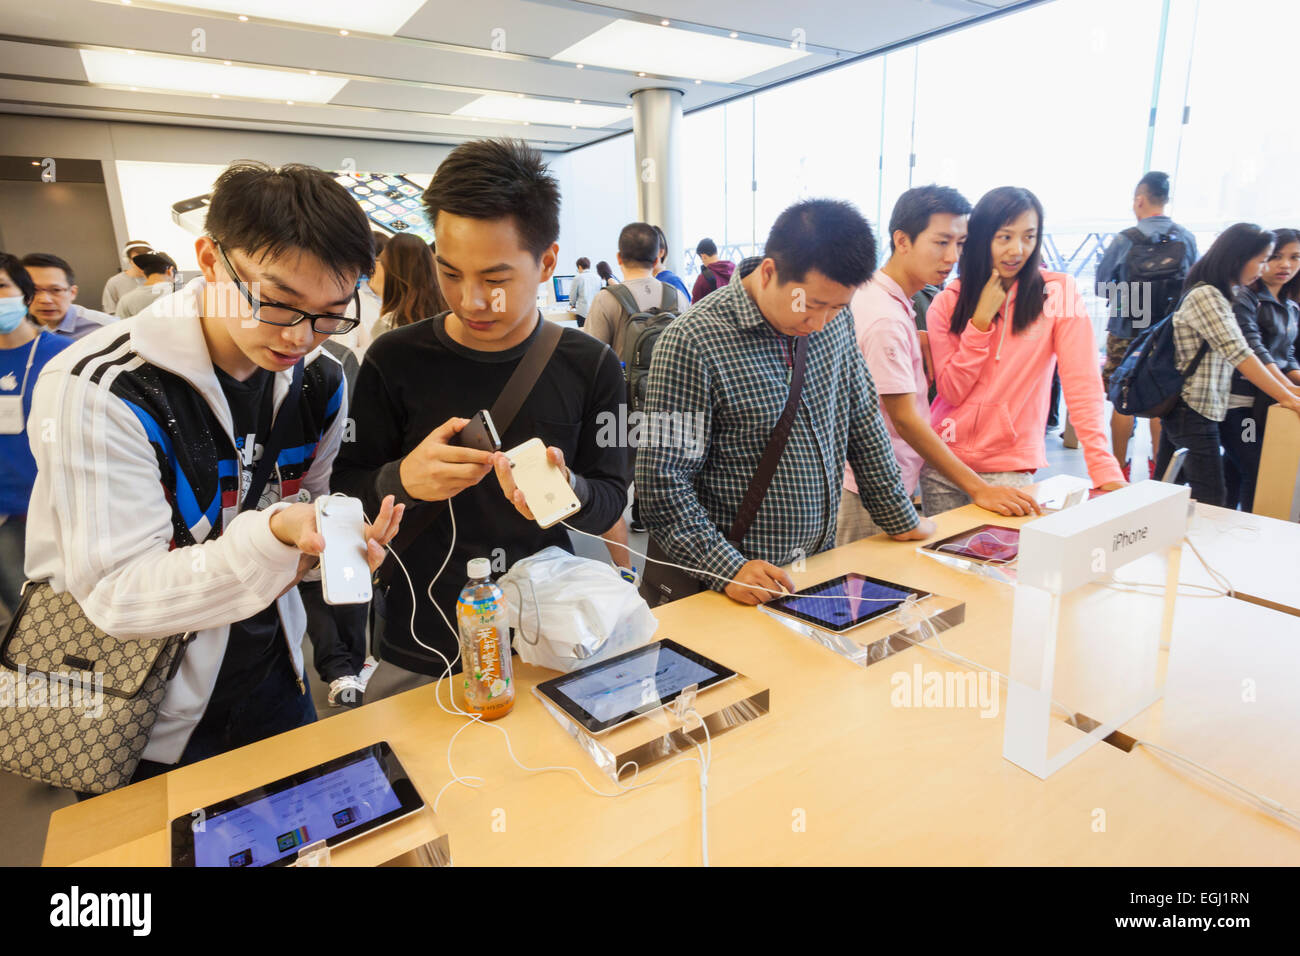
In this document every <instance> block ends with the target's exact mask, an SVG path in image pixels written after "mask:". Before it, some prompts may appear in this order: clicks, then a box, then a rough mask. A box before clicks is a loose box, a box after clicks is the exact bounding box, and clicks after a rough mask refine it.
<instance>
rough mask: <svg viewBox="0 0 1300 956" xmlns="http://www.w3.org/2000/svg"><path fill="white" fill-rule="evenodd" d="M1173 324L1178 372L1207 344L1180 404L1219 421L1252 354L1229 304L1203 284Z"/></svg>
mask: <svg viewBox="0 0 1300 956" xmlns="http://www.w3.org/2000/svg"><path fill="white" fill-rule="evenodd" d="M1173 322H1174V359H1175V361H1176V363H1177V365H1178V368H1179V369H1180V370H1181V369H1185V368H1187V366H1188V365H1190V364H1191V361H1192V359H1194V358H1195V357H1196V353H1197V352H1198V351H1199V350H1200V348H1201V343H1202V342H1208V343H1209V345H1210V348H1209V351H1207V352H1206V353H1205V358H1203V359H1201V364H1200V365H1198V366H1197V367H1196V371H1195V372H1194V373H1192V375H1190V376H1189V377H1188V378H1187V379H1186V380H1185V381H1184V382H1183V391H1182V396H1183V401H1184V402H1186V403H1187V404H1188V406H1190V407H1191V408H1192V410H1193V411H1195V412H1197V414H1200V415H1204V416H1205V417H1206V418H1208V419H1209V420H1210V421H1212V422H1221V421H1223V420H1224V418H1226V417H1227V415H1228V393H1229V392H1231V391H1232V370H1233V369H1234V368H1236V367H1237V366H1238V365H1240V364H1241V363H1242V362H1244V361H1246V359H1248V358H1250V356H1251V354H1252V353H1251V351H1250V346H1249V345H1247V344H1246V337H1245V336H1244V335H1242V334H1241V326H1239V325H1238V324H1237V317H1236V315H1235V314H1234V313H1233V311H1232V303H1231V302H1229V301H1228V300H1227V299H1225V298H1224V297H1223V293H1222V292H1220V291H1219V290H1218V289H1216V288H1215V287H1214V286H1212V285H1209V284H1208V283H1204V282H1203V283H1201V284H1200V285H1198V286H1197V287H1196V288H1194V289H1193V290H1192V291H1191V292H1189V293H1187V295H1185V296H1184V297H1183V301H1182V304H1180V305H1179V306H1178V311H1177V312H1175V313H1174V319H1173ZM655 354H656V355H657V354H658V352H656V353H655Z"/></svg>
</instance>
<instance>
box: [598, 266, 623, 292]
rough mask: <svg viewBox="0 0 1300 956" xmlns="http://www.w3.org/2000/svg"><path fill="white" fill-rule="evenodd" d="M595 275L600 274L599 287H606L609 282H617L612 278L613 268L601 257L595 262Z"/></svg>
mask: <svg viewBox="0 0 1300 956" xmlns="http://www.w3.org/2000/svg"><path fill="white" fill-rule="evenodd" d="M596 275H598V276H600V287H601V288H602V289H604V288H606V287H607V286H608V285H609V284H610V283H611V282H617V281H618V280H617V279H616V278H614V270H613V269H611V268H610V267H609V263H608V262H606V261H605V260H604V259H601V260H600V261H599V262H597V263H596Z"/></svg>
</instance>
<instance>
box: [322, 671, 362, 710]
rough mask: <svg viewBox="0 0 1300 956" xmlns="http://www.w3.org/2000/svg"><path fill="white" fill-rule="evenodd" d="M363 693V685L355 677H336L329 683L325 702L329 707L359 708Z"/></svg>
mask: <svg viewBox="0 0 1300 956" xmlns="http://www.w3.org/2000/svg"><path fill="white" fill-rule="evenodd" d="M365 692H366V688H365V685H364V684H362V683H361V681H359V680H357V679H356V678H355V677H353V676H351V675H348V676H346V677H338V678H335V679H334V680H332V681H330V693H329V697H328V698H327V700H328V701H329V705H330V706H331V707H360V706H361V704H362V698H363V696H364V695H365Z"/></svg>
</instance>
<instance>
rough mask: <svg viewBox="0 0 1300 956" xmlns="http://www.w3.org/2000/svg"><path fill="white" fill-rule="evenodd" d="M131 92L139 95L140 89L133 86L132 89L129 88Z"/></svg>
mask: <svg viewBox="0 0 1300 956" xmlns="http://www.w3.org/2000/svg"><path fill="white" fill-rule="evenodd" d="M131 92H132V93H139V92H140V87H138V86H133V87H131Z"/></svg>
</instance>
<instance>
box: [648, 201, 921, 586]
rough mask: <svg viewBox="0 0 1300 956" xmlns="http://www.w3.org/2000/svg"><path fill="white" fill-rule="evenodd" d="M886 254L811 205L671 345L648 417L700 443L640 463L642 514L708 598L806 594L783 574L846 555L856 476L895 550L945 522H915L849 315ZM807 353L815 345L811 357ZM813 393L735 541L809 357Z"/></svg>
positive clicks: (681, 325)
mask: <svg viewBox="0 0 1300 956" xmlns="http://www.w3.org/2000/svg"><path fill="white" fill-rule="evenodd" d="M875 264H876V241H875V237H874V236H873V235H872V234H871V227H870V226H869V225H868V224H867V221H866V220H865V219H864V218H863V217H862V215H861V213H859V212H858V210H857V209H855V208H854V207H853V206H852V205H850V204H849V203H846V202H841V201H839V200H832V199H809V200H804V201H802V202H799V203H796V204H795V205H793V206H791V207H789V208H788V209H786V210H785V211H784V212H782V213H781V215H780V216H778V217H777V220H776V223H775V224H774V225H773V226H772V231H771V233H770V234H769V235H768V238H767V243H766V246H765V247H764V251H763V255H762V256H754V257H752V258H749V259H746V260H745V261H744V262H742V263H741V264H740V266H739V267H738V268H737V270H736V273H735V275H733V276H732V278H731V282H730V283H729V284H728V285H727V286H726V287H725V288H723V289H721V290H719V291H718V292H716V293H713V294H711V295H708V296H705V297H704V299H703V300H701V301H700V302H699V303H697V304H695V305H693V306H692V307H691V308H690V309H688V310H687V311H686V313H685V314H684V315H683V316H682V319H681V320H680V321H677V322H673V323H672V324H670V325H669V326H668V328H667V329H665V330H664V332H663V334H661V335H660V336H659V341H658V344H657V345H656V346H655V353H654V361H653V362H651V364H650V382H649V391H648V393H647V397H646V416H647V418H649V419H651V420H653V417H654V416H656V415H660V416H662V415H674V416H678V417H679V418H680V419H682V420H683V421H692V422H698V426H697V425H694V424H693V425H692V426H691V430H692V432H696V431H697V428H698V429H702V430H701V431H699V433H698V434H694V435H693V436H692V437H693V439H694V440H693V441H692V442H689V443H688V442H685V441H656V442H649V443H646V444H645V445H643V446H642V447H641V448H639V449H638V450H637V463H636V485H637V493H638V495H640V498H641V512H642V516H643V518H644V519H645V523H646V524H647V525H648V526H649V528H650V533H651V535H653V537H654V539H655V542H656V543H657V544H658V546H659V547H661V548H662V549H663V550H664V551H665V552H666V554H667V560H669V561H672V562H674V563H676V564H679V565H682V566H685V567H687V568H692V569H698V570H697V572H693V573H694V576H695V577H696V578H697V579H698V580H699V581H700V582H701V583H702V584H703V585H705V586H707V587H710V588H712V589H713V590H715V591H723V592H724V593H725V594H726V595H727V596H728V597H729V598H731V599H732V600H733V601H737V602H739V603H742V604H761V603H764V602H767V601H770V600H771V599H772V598H774V597H777V596H778V595H779V594H780V593H781V592H782V591H785V590H793V589H794V582H793V581H792V580H791V578H790V575H789V574H788V573H787V572H786V571H785V570H783V568H782V565H786V564H790V563H792V562H794V561H796V560H799V559H801V558H804V557H807V556H809V555H813V554H817V553H819V552H821V551H825V550H827V549H829V548H833V547H834V546H835V532H836V516H837V514H838V512H839V504H840V494H841V491H842V489H843V486H844V465H845V461H846V460H847V462H848V463H849V465H850V466H851V467H852V468H853V472H854V474H855V475H856V477H857V481H858V487H859V488H860V489H861V491H862V502H863V505H864V506H865V507H866V509H867V510H868V511H869V512H870V514H871V517H872V519H873V520H874V521H875V522H876V523H877V524H878V525H880V527H881V528H883V529H884V531H885V532H886V533H888V534H889V535H891V536H892V537H894V538H895V539H896V540H900V541H907V540H919V539H921V538H926V537H929V536H930V535H931V534H933V533H934V523H933V522H931V521H929V520H928V519H923V518H920V517H918V516H917V514H916V509H914V508H913V507H912V502H911V499H910V498H909V497H908V495H907V491H906V490H905V489H904V488H903V482H902V480H901V479H900V477H899V471H898V462H897V461H896V460H895V458H894V449H893V447H892V445H891V444H890V442H889V433H888V432H886V431H885V427H884V423H883V421H882V420H881V417H880V407H879V404H878V402H877V399H876V390H875V388H874V387H873V385H872V383H871V376H870V375H869V374H868V372H867V364H866V362H865V361H864V360H863V358H862V353H861V352H860V351H858V348H857V343H856V342H855V341H854V338H853V316H852V314H850V312H849V309H848V306H849V301H850V300H851V299H852V297H853V291H854V289H856V288H857V287H858V286H860V285H861V284H862V283H863V282H865V281H867V279H869V278H870V277H871V271H872V269H873V268H874V267H875ZM800 340H803V342H802V343H801V341H800ZM805 348H806V349H807V352H806V361H805V369H806V371H805V378H804V382H803V388H802V391H801V393H800V409H801V413H800V414H798V415H796V417H795V418H794V421H793V425H792V427H791V430H790V433H789V437H788V440H787V442H786V445H785V448H784V450H783V452H782V455H781V457H780V460H779V462H778V464H777V468H776V471H775V473H774V475H773V476H772V481H771V486H770V488H769V489H768V492H767V494H766V496H765V497H764V499H763V502H762V505H761V507H760V508H759V510H758V513H757V515H756V517H755V518H754V521H753V523H752V525H751V526H750V528H749V530H748V533H747V534H746V535H745V537H744V540H743V541H741V542H736V543H733V542H730V541H728V540H727V534H728V529H730V528H731V527H732V526H733V523H734V522H735V520H736V515H737V513H738V512H739V510H740V505H741V501H742V499H743V498H744V497H745V492H746V489H747V488H748V487H749V483H750V480H751V479H752V478H753V476H754V473H755V471H756V469H757V468H758V463H759V459H760V458H761V456H762V455H763V451H764V449H765V448H766V447H767V443H768V439H769V436H770V435H771V433H772V429H773V428H774V426H775V425H776V423H777V421H778V420H779V419H780V417H781V413H782V409H783V408H784V406H785V404H786V401H787V399H788V397H789V393H790V387H791V377H790V376H791V375H792V374H793V366H794V362H795V350H796V349H801V350H802V349H805Z"/></svg>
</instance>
